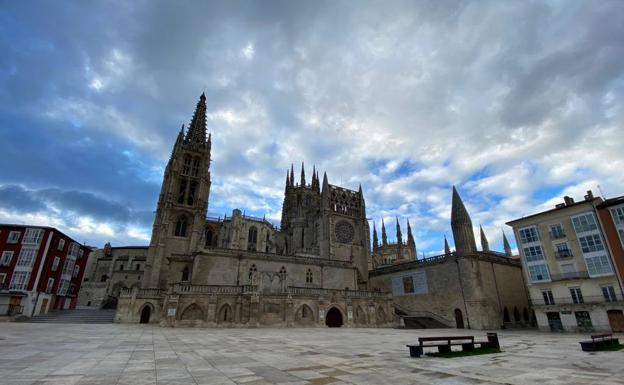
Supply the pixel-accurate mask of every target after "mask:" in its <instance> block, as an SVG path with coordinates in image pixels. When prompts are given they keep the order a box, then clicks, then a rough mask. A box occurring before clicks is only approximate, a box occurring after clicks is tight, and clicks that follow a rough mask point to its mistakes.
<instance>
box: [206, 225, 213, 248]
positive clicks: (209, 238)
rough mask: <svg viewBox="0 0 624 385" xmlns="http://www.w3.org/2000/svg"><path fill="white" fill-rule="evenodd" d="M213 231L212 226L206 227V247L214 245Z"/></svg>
mask: <svg viewBox="0 0 624 385" xmlns="http://www.w3.org/2000/svg"><path fill="white" fill-rule="evenodd" d="M212 237H213V232H212V229H211V228H207V229H206V247H208V246H212Z"/></svg>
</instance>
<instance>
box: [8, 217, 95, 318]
mask: <svg viewBox="0 0 624 385" xmlns="http://www.w3.org/2000/svg"><path fill="white" fill-rule="evenodd" d="M90 251H91V250H90V249H89V248H88V247H86V246H83V245H80V244H79V243H78V242H76V241H75V240H73V239H72V238H70V237H68V236H67V235H65V234H63V233H62V232H60V231H58V230H57V229H55V228H52V227H46V226H28V225H11V224H0V317H2V316H18V315H25V316H28V317H32V316H33V315H37V314H45V313H47V312H48V311H49V310H52V309H73V308H74V307H75V306H76V299H77V293H78V290H80V283H81V282H82V277H83V274H84V270H85V265H86V263H87V259H88V256H89V253H90Z"/></svg>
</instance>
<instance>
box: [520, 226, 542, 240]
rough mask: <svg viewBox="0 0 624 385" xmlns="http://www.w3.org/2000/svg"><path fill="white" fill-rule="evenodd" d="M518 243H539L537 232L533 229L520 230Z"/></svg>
mask: <svg viewBox="0 0 624 385" xmlns="http://www.w3.org/2000/svg"><path fill="white" fill-rule="evenodd" d="M519 233H520V241H521V242H522V243H531V242H537V241H539V238H538V236H537V230H536V229H535V227H527V228H526V229H520V231H519Z"/></svg>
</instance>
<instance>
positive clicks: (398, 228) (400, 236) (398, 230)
mask: <svg viewBox="0 0 624 385" xmlns="http://www.w3.org/2000/svg"><path fill="white" fill-rule="evenodd" d="M396 237H397V243H398V244H399V245H401V244H403V233H401V224H400V223H399V217H397V219H396Z"/></svg>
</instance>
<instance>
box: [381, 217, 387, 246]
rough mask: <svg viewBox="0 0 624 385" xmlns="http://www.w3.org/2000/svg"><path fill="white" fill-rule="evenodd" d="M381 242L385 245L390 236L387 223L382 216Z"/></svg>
mask: <svg viewBox="0 0 624 385" xmlns="http://www.w3.org/2000/svg"><path fill="white" fill-rule="evenodd" d="M381 244H382V245H383V246H386V245H388V236H387V235H386V225H385V223H384V220H383V218H381Z"/></svg>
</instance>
